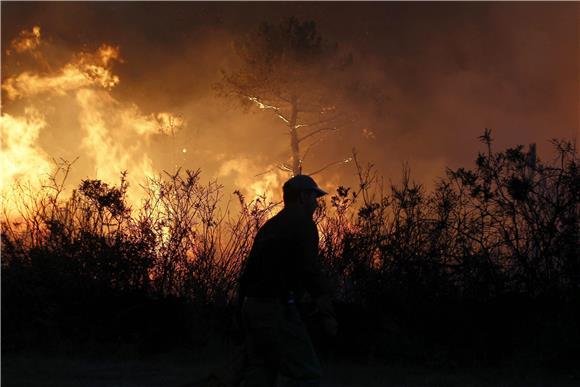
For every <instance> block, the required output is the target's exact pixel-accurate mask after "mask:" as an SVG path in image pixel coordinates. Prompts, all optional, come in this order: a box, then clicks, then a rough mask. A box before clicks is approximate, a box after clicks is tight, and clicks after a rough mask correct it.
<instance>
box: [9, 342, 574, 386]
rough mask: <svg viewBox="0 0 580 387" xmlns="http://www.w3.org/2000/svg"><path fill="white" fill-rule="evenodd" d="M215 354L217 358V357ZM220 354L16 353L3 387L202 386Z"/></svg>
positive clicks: (435, 376)
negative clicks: (199, 381) (204, 378)
mask: <svg viewBox="0 0 580 387" xmlns="http://www.w3.org/2000/svg"><path fill="white" fill-rule="evenodd" d="M212 352H213V353H212ZM217 359H218V354H217V352H215V351H209V352H205V353H195V352H191V351H181V352H177V351H174V352H169V353H165V354H157V355H135V356H133V355H131V354H130V353H118V354H111V355H107V354H102V353H101V354H92V355H87V354H83V355H74V354H69V355H66V354H58V355H48V354H39V353H12V354H6V355H4V356H3V357H2V380H1V385H2V386H3V387H11V386H55V387H73V386H74V387H93V386H94V387H96V386H107V387H137V386H144V387H153V386H159V387H161V386H163V387H168V386H175V387H185V386H197V384H195V381H196V380H200V379H201V378H203V377H204V376H206V375H207V374H208V373H209V371H210V370H212V369H215V368H216V367H218V364H219V361H218V360H217ZM578 385H580V373H569V372H568V373H565V374H550V373H547V372H545V371H538V370H533V369H517V368H483V367H482V368H449V367H447V368H441V367H422V366H404V365H396V364H378V363H377V364H373V363H370V364H353V363H352V362H341V361H333V362H332V363H327V364H325V377H324V381H323V384H322V387H331V386H332V387H378V386H385V387H386V386H461V387H463V386H526V387H528V386H529V387H532V386H578Z"/></svg>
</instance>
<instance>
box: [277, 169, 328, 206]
mask: <svg viewBox="0 0 580 387" xmlns="http://www.w3.org/2000/svg"><path fill="white" fill-rule="evenodd" d="M282 191H283V194H284V205H285V206H287V205H289V204H298V205H301V206H303V207H304V210H305V211H306V213H307V214H308V215H310V216H312V214H314V211H315V210H316V207H317V206H318V204H317V202H316V199H317V198H319V197H321V196H324V195H326V194H327V193H326V192H325V191H323V190H321V189H320V188H319V187H318V185H317V184H316V182H315V181H314V179H313V178H311V177H310V176H306V175H297V176H294V177H292V178H291V179H290V180H288V181H287V182H286V183H284V186H283V187H282Z"/></svg>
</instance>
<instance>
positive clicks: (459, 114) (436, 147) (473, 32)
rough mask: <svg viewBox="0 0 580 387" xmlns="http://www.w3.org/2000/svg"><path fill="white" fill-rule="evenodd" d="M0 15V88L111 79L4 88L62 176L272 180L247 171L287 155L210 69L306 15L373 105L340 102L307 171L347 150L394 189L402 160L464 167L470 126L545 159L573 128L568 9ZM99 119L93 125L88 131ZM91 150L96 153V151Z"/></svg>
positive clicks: (472, 138)
mask: <svg viewBox="0 0 580 387" xmlns="http://www.w3.org/2000/svg"><path fill="white" fill-rule="evenodd" d="M1 7H2V16H1V17H2V84H3V85H4V84H5V83H6V81H7V80H9V79H15V78H16V77H18V76H19V75H21V74H23V73H27V74H29V76H37V77H44V78H43V79H47V78H50V79H53V78H54V77H56V76H57V75H58V74H62V71H63V69H65V68H67V66H69V69H70V68H71V67H70V66H73V67H72V69H73V70H74V69H75V68H83V69H85V67H82V66H85V65H87V64H88V65H91V66H93V65H95V66H96V65H99V66H101V67H102V68H103V71H105V70H107V71H109V70H110V72H111V73H110V76H116V77H118V80H119V81H118V84H115V85H114V87H101V86H102V85H97V86H98V87H97V86H95V85H89V86H90V87H93V89H90V90H91V91H87V90H88V89H86V88H87V87H89V86H87V85H86V84H81V85H79V84H73V85H72V86H71V85H70V84H67V85H69V86H67V87H69V89H67V90H66V91H64V92H63V93H64V94H63V95H53V96H50V98H48V97H46V95H45V96H44V97H42V98H40V97H38V93H37V94H35V96H34V100H32V99H31V98H32V97H20V98H9V97H10V96H9V95H8V89H6V88H3V90H2V112H3V114H9V115H10V117H12V118H13V119H17V118H18V117H20V118H23V117H26V112H25V110H26V109H30V107H31V105H34V106H33V107H34V109H36V112H37V113H40V114H41V115H42V116H43V120H44V124H43V125H40V126H39V125H38V122H35V123H34V124H35V125H36V126H35V129H34V130H35V132H34V133H32V135H33V137H31V139H30V143H31V144H33V147H34V149H35V152H36V151H38V152H40V153H41V154H44V156H45V157H57V158H58V157H64V158H66V159H69V160H72V159H74V158H76V157H79V160H78V162H77V167H76V170H75V173H74V174H73V175H72V179H73V181H76V180H78V179H80V178H86V177H89V176H90V177H92V176H99V177H103V174H104V175H106V176H109V175H110V174H113V175H114V174H115V173H116V170H117V169H123V168H129V169H131V168H140V169H141V170H147V171H149V170H151V171H159V170H162V169H171V168H173V166H175V165H181V166H183V167H185V168H192V169H197V168H201V169H202V170H203V172H204V176H206V177H207V178H210V177H218V178H219V179H220V181H221V182H223V183H224V184H225V185H226V188H227V190H228V191H229V192H231V191H233V190H234V189H236V188H240V187H239V186H240V185H242V186H244V187H246V188H248V187H252V189H254V190H259V189H262V188H264V187H266V186H269V187H270V188H271V187H276V186H277V185H279V183H280V181H282V180H283V179H284V176H285V175H284V174H282V173H278V172H272V173H270V174H266V175H260V176H258V177H256V175H257V174H260V173H262V172H266V171H268V170H270V169H271V168H272V167H273V166H274V165H275V164H276V163H278V162H281V161H285V160H286V159H287V157H288V156H289V149H288V144H287V137H285V136H284V134H283V128H282V127H280V123H279V121H277V120H276V119H275V118H274V117H272V116H271V115H269V114H266V113H264V112H263V111H259V110H257V109H253V110H250V111H247V112H246V111H243V110H241V109H239V108H238V107H237V106H236V104H234V103H232V102H231V101H227V100H224V99H223V98H220V97H218V96H217V95H216V93H215V91H214V90H213V88H212V85H213V84H214V83H215V82H216V81H218V80H219V79H220V69H227V68H229V67H230V66H232V65H233V64H234V63H235V57H234V54H233V51H232V42H233V41H234V40H235V39H237V38H239V37H240V36H242V35H244V34H247V33H248V32H250V31H251V30H252V29H255V28H256V26H257V25H258V24H259V23H260V22H262V21H270V22H277V21H280V20H282V19H283V18H285V17H288V16H296V17H298V18H299V19H301V20H313V21H315V22H316V23H317V26H318V28H319V32H320V34H321V35H322V36H323V37H324V38H325V39H327V40H328V41H332V42H336V43H338V44H339V46H340V47H341V48H342V49H343V50H346V51H351V52H352V53H353V57H354V65H355V66H357V67H356V68H357V71H358V72H359V75H360V77H361V78H363V79H365V80H366V81H367V82H369V83H371V84H373V85H374V86H375V87H376V88H378V89H380V90H382V95H383V96H384V98H382V99H381V100H379V101H377V102H376V104H375V105H374V106H368V105H361V106H354V107H355V108H356V109H357V110H358V111H359V112H360V114H361V117H362V119H361V121H360V125H358V126H357V125H355V126H354V127H353V128H351V129H349V130H344V131H342V132H340V133H338V134H334V135H329V136H328V138H327V139H326V140H325V141H324V143H323V144H322V145H320V146H318V147H317V148H316V153H314V154H313V155H312V158H311V159H310V160H309V163H311V165H312V169H315V168H316V167H318V166H322V165H325V164H326V163H328V162H331V161H334V160H337V159H341V158H344V157H346V156H348V155H349V154H350V150H351V148H352V147H353V146H354V147H356V148H357V150H358V152H359V155H360V158H361V159H362V161H364V162H372V163H374V164H375V165H376V166H377V168H378V169H379V171H380V173H381V174H383V175H384V176H385V178H386V179H393V180H394V181H397V180H398V179H399V177H400V170H401V165H402V163H403V162H405V161H406V162H408V163H409V165H410V167H411V171H412V174H413V176H414V177H415V178H416V179H417V180H418V181H420V182H423V183H425V185H427V186H430V185H431V182H432V181H433V179H434V178H435V177H436V176H439V175H442V174H443V173H444V170H445V167H446V166H448V167H459V166H469V165H471V164H472V163H473V160H474V159H475V157H476V154H477V151H478V150H480V149H481V145H480V144H479V143H478V142H477V140H476V138H477V136H478V135H480V134H481V133H482V132H483V130H484V128H492V129H493V130H494V137H495V139H496V144H497V147H498V148H504V147H507V146H513V145H516V144H528V143H531V142H536V143H537V144H538V151H539V155H540V157H542V156H543V155H545V156H546V157H547V156H549V155H550V152H549V151H550V148H549V144H548V140H549V139H551V138H554V137H557V138H568V139H576V140H577V139H578V137H579V134H580V122H579V107H580V104H579V86H580V85H579V75H578V71H579V60H580V56H579V49H580V47H579V39H580V38H579V28H578V22H579V20H580V19H579V13H578V12H579V4H578V3H558V4H555V3H414V2H413V3H365V4H360V3H252V4H248V3H182V2H179V3H150V2H147V3H138V2H128V3H102V2H95V3H88V2H78V3H76V2H75V3H69V2H66V3H50V2H42V3H19V2H2V5H1ZM34 26H39V27H40V31H41V37H40V39H41V42H43V43H42V44H43V46H42V47H43V51H42V50H41V52H42V55H41V54H34V53H33V52H36V51H34V50H28V51H27V50H24V49H23V52H22V53H18V52H17V51H18V50H17V48H15V46H14V43H15V42H16V41H15V39H19V37H20V39H22V37H23V36H24V35H22V34H21V32H22V31H29V32H28V33H29V34H32V35H34V33H33V27H34ZM32 35H31V36H32ZM26 36H28V35H26ZM103 45H105V46H103ZM102 47H111V48H118V50H119V58H118V59H117V60H113V59H111V60H110V61H108V62H107V63H104V62H103V61H104V59H102V57H99V56H98V55H97V53H98V52H99V50H100V49H101V48H102ZM7 50H10V53H8V51H7ZM24 51H26V52H24ZM80 53H83V54H80ZM83 58H84V59H83ZM87 58H88V59H87ZM95 58H97V59H95ZM83 61H84V62H83ZM74 66H77V67H74ZM79 66H81V67H79ZM83 71H84V70H83ZM101 75H103V74H101ZM51 77H52V78H51ZM109 81H110V80H109ZM82 82H84V81H82ZM82 82H81V83H82ZM95 88H98V90H97V89H95ZM91 109H97V110H98V112H100V113H93V110H91ZM99 109H100V110H99ZM29 112H30V110H29ZM29 114H32V113H29ZM35 114H36V113H35ZM95 114H96V115H95ZM160 114H162V115H161V116H160ZM163 114H166V115H167V116H163ZM169 114H171V115H172V116H175V117H179V119H182V120H183V125H182V126H181V127H180V129H179V130H178V131H175V133H174V134H171V133H169V132H170V130H167V126H165V129H166V130H161V131H160V132H157V131H155V130H153V129H152V127H150V125H152V123H153V122H157V123H159V122H160V120H161V121H163V119H162V118H160V117H169ZM31 117H32V116H31ZM99 125H101V131H100V132H99V131H98V130H97V131H95V130H93V129H94V128H96V127H98V126H99ZM148 125H149V126H148ZM161 126H163V125H161ZM89 127H91V128H93V129H91V130H92V131H91V130H89V129H88V128H89ZM3 130H5V129H3ZM95 136H96V137H95ZM99 136H101V137H99ZM4 137H5V138H6V137H7V136H6V134H4ZM93 142H100V143H102V144H107V149H108V153H106V152H105V153H103V149H101V148H99V149H100V150H99V149H97V148H98V147H96V146H93V145H91V144H93ZM27 146H28V145H27ZM31 146H32V145H31ZM4 151H5V149H4V148H3V152H4ZM31 160H32V161H33V162H35V163H36V162H38V160H36V159H31ZM107 168H109V169H110V171H107V170H104V169H107ZM22 173H32V172H31V171H30V170H26V171H25V172H22ZM129 173H130V174H131V173H132V171H131V170H130V171H129ZM354 173H355V171H354V169H353V168H352V166H348V165H347V166H342V167H334V168H331V169H328V170H326V171H324V172H323V173H322V174H320V175H319V180H320V181H321V182H322V184H323V186H324V187H325V188H326V189H329V190H333V189H334V188H335V187H336V185H338V184H343V185H352V184H353V183H354V181H355V180H354V179H355V178H354ZM134 174H135V175H138V173H137V172H135V173H134ZM75 179H76V180H75ZM242 188H243V187H242Z"/></svg>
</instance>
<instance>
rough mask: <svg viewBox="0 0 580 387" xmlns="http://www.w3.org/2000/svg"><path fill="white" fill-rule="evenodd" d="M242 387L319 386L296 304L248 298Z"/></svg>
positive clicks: (317, 367)
mask: <svg viewBox="0 0 580 387" xmlns="http://www.w3.org/2000/svg"><path fill="white" fill-rule="evenodd" d="M242 322H243V325H244V330H245V333H246V343H245V351H246V369H245V373H244V378H245V384H244V387H274V386H284V387H318V386H319V385H320V378H321V366H320V362H319V360H318V357H317V356H316V353H315V351H314V347H313V345H312V341H311V340H310V336H309V334H308V331H307V329H306V326H305V325H304V323H303V322H302V319H301V317H300V313H299V312H298V309H297V307H296V305H295V304H293V303H291V304H283V303H281V302H279V301H276V300H268V301H264V300H262V299H256V298H251V297H247V298H246V299H245V300H244V304H243V306H242Z"/></svg>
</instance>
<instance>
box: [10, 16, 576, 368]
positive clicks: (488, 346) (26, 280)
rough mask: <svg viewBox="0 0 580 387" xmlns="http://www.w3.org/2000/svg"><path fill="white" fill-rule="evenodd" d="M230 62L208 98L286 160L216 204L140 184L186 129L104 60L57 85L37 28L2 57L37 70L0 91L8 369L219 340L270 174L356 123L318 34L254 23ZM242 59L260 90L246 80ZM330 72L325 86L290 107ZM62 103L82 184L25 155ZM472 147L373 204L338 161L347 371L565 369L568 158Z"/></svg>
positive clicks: (361, 182) (161, 185)
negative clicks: (41, 352) (145, 106)
mask: <svg viewBox="0 0 580 387" xmlns="http://www.w3.org/2000/svg"><path fill="white" fill-rule="evenodd" d="M288 35H289V36H291V37H292V39H290V40H285V39H282V38H281V36H282V37H287V36H288ZM282 41H284V42H288V46H284V45H283V44H281V43H280V42H282ZM237 48H238V50H239V52H240V55H241V56H242V59H243V60H244V61H245V62H244V61H243V65H242V67H241V68H240V69H237V70H234V71H232V72H230V73H227V72H225V73H224V74H223V79H222V83H221V84H220V85H219V87H218V88H219V90H220V91H221V92H222V93H223V94H225V95H228V96H232V95H233V96H235V97H236V98H241V100H242V101H245V103H249V104H250V105H253V106H255V107H258V108H259V109H261V110H266V111H270V112H272V113H274V115H275V118H276V119H278V120H279V123H281V124H282V126H283V127H284V129H285V130H286V131H287V134H288V135H289V138H290V152H289V153H290V154H289V158H288V160H289V162H288V163H284V162H282V163H281V164H279V165H277V166H275V168H273V170H270V171H268V172H266V173H265V174H264V175H262V176H260V177H259V178H253V179H250V178H247V177H246V179H247V180H244V182H248V184H246V186H245V187H240V189H243V190H244V191H236V192H235V195H233V196H231V195H227V194H226V193H224V188H223V186H222V185H220V184H219V182H218V181H215V180H209V182H204V181H203V180H202V173H201V172H200V171H199V170H187V169H186V170H184V169H180V168H177V169H176V170H175V171H174V172H164V173H163V174H159V173H158V172H157V171H156V170H155V169H154V167H153V161H152V156H151V155H150V154H148V153H147V151H146V150H147V149H148V148H147V144H148V142H150V141H151V139H152V138H153V137H154V136H156V135H161V136H172V135H174V134H175V133H176V132H178V131H179V130H180V129H181V128H182V127H183V126H184V125H186V124H187V123H186V122H185V121H184V120H183V119H182V118H180V117H179V116H177V115H175V114H172V113H168V112H156V113H149V114H147V113H144V112H142V111H141V110H140V109H139V107H137V106H136V105H135V104H127V103H123V102H121V101H119V100H118V99H117V98H115V96H114V94H113V93H112V90H113V89H114V88H115V87H116V86H117V85H118V84H119V82H121V81H122V80H121V79H120V78H119V77H118V76H117V75H115V73H114V71H113V66H114V64H115V63H116V62H119V61H121V60H122V56H121V51H120V49H119V48H118V47H113V46H109V45H101V46H99V47H97V48H96V50H94V51H90V50H87V51H86V52H81V53H77V54H75V55H72V57H71V58H69V60H68V61H66V63H65V64H64V65H62V66H59V67H56V68H53V66H52V65H51V64H50V61H49V58H48V57H47V54H46V53H47V52H48V51H46V50H48V48H47V45H45V43H44V42H43V40H42V39H41V29H40V27H34V28H32V30H31V31H25V32H23V33H22V34H21V35H20V36H19V37H17V38H16V39H15V40H14V41H13V42H12V45H11V47H10V53H9V55H25V54H27V53H30V55H32V56H33V58H34V60H35V61H40V62H42V63H43V65H44V66H46V69H45V71H42V72H38V73H32V72H27V71H24V72H20V73H17V74H14V75H10V76H8V77H7V78H5V79H3V82H2V90H3V93H4V94H3V95H5V96H6V98H7V99H8V100H9V101H11V102H12V103H14V104H15V105H14V106H16V107H17V108H15V109H14V110H15V111H20V112H19V113H18V112H17V113H14V114H8V113H6V112H3V113H2V118H1V130H2V155H1V161H2V168H1V170H2V172H1V173H2V176H1V180H2V187H1V189H2V196H3V200H2V209H3V217H2V233H1V237H2V294H3V300H2V315H3V316H9V318H3V322H2V323H3V330H4V331H3V333H4V338H3V349H4V350H16V349H22V348H25V349H30V348H35V347H42V346H45V347H54V346H59V345H60V346H64V347H66V346H67V345H88V346H90V345H93V344H95V343H96V342H100V343H108V344H110V345H113V346H114V345H118V344H119V343H128V344H130V345H134V346H136V347H137V348H139V349H144V350H152V349H153V350H158V349H159V348H160V347H164V346H167V345H175V346H179V345H190V346H194V347H195V346H199V345H203V344H205V343H207V341H208V337H209V335H208V334H210V333H211V334H216V333H217V334H221V335H223V334H224V333H227V332H229V331H228V329H230V328H231V326H230V325H229V317H230V315H231V313H232V303H233V300H234V298H235V297H234V294H235V290H236V281H237V279H238V273H239V270H240V265H241V263H242V261H243V259H244V258H245V257H246V255H247V253H248V251H249V249H250V247H251V241H252V240H253V237H254V235H255V233H256V231H257V229H258V228H259V227H260V225H262V224H263V222H264V221H265V220H266V219H268V217H269V216H271V215H272V213H273V212H275V211H277V210H278V208H279V204H278V203H276V202H275V200H273V194H272V192H274V190H275V189H278V188H279V186H280V184H281V182H282V181H283V179H284V177H285V174H284V173H280V171H279V170H277V169H276V167H279V169H282V170H284V171H291V172H292V173H295V174H296V173H300V172H302V170H303V169H302V168H303V162H304V160H305V157H306V156H307V154H308V149H309V147H311V146H315V145H316V144H317V141H316V137H317V136H318V135H319V134H322V133H326V132H334V131H337V130H339V129H340V127H341V125H349V123H351V122H352V121H353V120H354V119H355V118H356V116H353V115H351V114H350V112H349V111H348V108H346V107H345V106H347V105H348V103H347V102H348V99H347V97H346V96H347V95H349V96H352V95H356V93H354V94H352V93H350V92H349V90H350V91H352V90H353V89H352V87H350V86H352V85H350V86H349V85H340V88H339V87H338V83H337V82H338V80H337V79H336V77H338V78H340V77H339V75H340V71H349V70H348V68H349V64H350V62H349V59H348V56H346V57H344V56H342V55H339V54H338V53H337V51H336V50H335V48H334V47H332V46H325V45H324V44H323V42H322V41H321V40H320V38H319V37H318V36H317V35H316V32H315V29H314V25H313V24H309V23H299V22H298V21H296V20H294V19H290V20H289V21H287V22H286V23H285V24H282V25H281V26H278V27H276V26H272V25H268V24H266V25H264V26H263V28H262V29H260V30H259V32H258V34H257V36H254V37H253V38H252V39H250V40H247V41H246V42H245V43H244V44H241V45H240V46H239V47H237ZM258 52H259V53H258ZM264 53H266V54H267V55H265V56H264ZM255 56H257V57H259V58H260V59H261V60H262V61H261V62H259V63H258V65H257V68H256V69H257V70H256V71H258V74H256V73H253V72H251V71H250V70H249V69H248V68H247V66H249V64H252V65H256V63H257V62H256V61H257V59H256V58H255ZM314 62H316V63H314ZM244 66H246V67H244ZM329 66H334V67H335V68H336V70H337V72H333V77H335V78H333V77H330V76H329V77H328V78H327V79H326V80H325V82H317V83H316V85H317V86H320V89H316V90H315V92H312V93H310V94H308V95H303V94H301V93H303V91H304V89H305V88H306V85H308V84H310V83H311V79H312V78H316V79H320V78H321V77H322V78H323V74H324V72H325V70H326V69H328V68H329ZM250 67H251V66H250ZM296 69H298V70H296ZM264 74H267V77H263V76H264ZM333 87H334V88H335V90H342V91H341V92H340V93H339V92H337V93H335V94H332V93H330V92H329V90H330V89H332V88H333ZM367 95H370V94H367ZM373 98H374V97H373ZM58 99H64V101H65V103H66V104H70V109H71V111H72V113H71V114H72V115H74V117H75V120H76V122H77V123H78V127H79V133H78V137H77V140H78V144H76V145H78V146H79V147H80V148H79V149H82V150H83V152H85V154H86V155H87V157H88V158H90V160H91V163H90V167H87V166H86V164H85V165H84V167H86V168H87V169H85V170H84V171H95V173H94V174H93V173H87V174H88V175H90V176H91V177H90V178H84V179H82V180H81V183H80V184H76V183H75V182H72V184H71V183H70V181H69V180H70V175H71V171H73V170H74V169H75V168H76V167H77V165H76V163H75V162H68V161H65V160H62V159H61V160H60V161H55V160H51V158H50V156H49V155H48V154H46V153H45V152H44V151H43V150H42V147H41V146H40V145H39V141H38V140H39V133H40V132H41V131H42V130H43V128H45V127H46V125H47V118H46V116H47V115H48V114H49V110H50V107H51V106H52V104H53V103H57V102H55V101H57V100H58ZM58 103H59V104H62V103H63V102H62V100H60V102H58ZM364 135H365V137H368V138H372V139H374V136H375V135H374V133H373V131H372V130H371V129H368V128H366V129H364ZM480 139H481V140H482V142H483V144H484V146H485V149H484V151H483V152H482V153H480V154H479V155H478V157H477V159H476V164H475V166H474V167H472V168H458V169H448V170H447V171H446V175H445V176H444V177H442V178H441V179H439V180H438V181H437V182H436V184H435V188H434V189H433V190H430V191H428V190H426V189H425V188H424V187H423V185H421V184H418V183H416V182H414V181H413V180H412V178H411V175H410V172H409V170H408V169H405V170H404V171H403V176H402V181H401V182H400V183H399V184H391V185H388V186H386V185H385V184H384V181H383V179H382V177H381V176H379V175H378V173H377V172H376V170H375V169H374V167H373V166H372V165H368V166H364V165H362V164H361V162H360V161H359V158H358V157H357V155H356V153H353V155H352V157H349V158H344V159H343V160H342V161H340V162H339V163H346V162H347V161H348V162H351V161H352V164H354V165H355V167H356V173H357V177H358V185H357V186H355V187H342V186H340V187H339V188H338V189H337V190H336V192H335V193H334V194H333V195H332V196H331V198H330V201H328V202H321V207H320V209H319V210H318V212H317V214H316V221H317V224H318V227H319V231H320V234H321V240H320V251H321V256H322V259H323V262H324V263H325V267H326V270H327V272H328V274H329V276H330V278H331V279H332V281H333V283H334V285H335V289H336V294H335V296H336V299H337V302H338V312H339V317H340V321H341V324H342V325H341V333H340V334H339V340H341V342H342V343H343V346H342V347H341V348H342V350H339V352H341V351H342V352H341V353H342V354H343V355H345V356H352V354H355V355H356V356H358V357H359V358H361V357H362V358H365V359H370V358H374V357H383V358H388V359H397V358H398V359H406V360H412V361H419V362H428V361H429V359H430V358H432V356H431V355H432V354H433V353H436V354H438V356H439V358H440V360H441V361H442V362H449V363H450V364H458V363H469V364H481V363H485V364H495V363H497V362H503V361H506V362H509V361H512V360H513V359H519V357H518V356H519V355H520V354H521V353H525V354H529V355H530V356H531V357H527V359H528V360H526V361H531V362H535V364H541V365H567V364H570V361H571V359H573V353H574V346H575V345H577V344H578V343H579V342H580V331H579V330H578V325H577V324H575V321H578V318H579V312H580V311H579V309H578V301H579V300H578V290H579V289H578V284H580V261H579V257H580V245H579V240H580V217H579V215H580V196H579V193H580V175H579V172H578V161H579V159H578V153H577V150H576V148H575V144H574V143H573V142H570V141H565V140H562V141H556V140H554V141H553V146H554V149H555V155H556V158H555V159H554V160H553V161H551V162H550V161H548V162H545V161H543V160H540V159H539V158H538V156H537V155H536V152H535V147H533V146H531V147H530V148H529V149H527V150H524V148H523V147H522V146H516V147H514V148H510V149H507V150H505V151H495V150H494V149H493V147H492V145H493V141H492V138H491V131H489V130H486V131H485V133H484V134H483V136H481V138H480ZM63 141H64V140H63ZM308 141H311V142H308ZM303 145H304V147H303ZM179 150H180V152H182V153H185V152H187V149H186V148H184V147H182V146H180V147H179ZM248 165H250V161H243V160H242V161H240V160H236V161H233V162H232V161H231V160H230V161H228V160H224V162H223V164H222V165H221V168H220V170H219V173H220V174H224V175H227V174H228V173H230V172H231V171H236V172H240V171H242V172H245V173H246V174H247V171H248V169H250V168H249V167H248ZM84 167H83V168H84ZM122 171H125V172H122ZM312 172H316V170H315V169H313V171H312ZM71 186H72V187H75V188H73V189H71V188H70V187H71ZM260 193H262V195H259V194H260ZM522 327H523V328H522ZM562 332H564V333H565V334H562ZM442 336H443V337H444V339H443V340H441V337H442ZM184 338H185V339H184ZM442 341H443V342H442ZM524 357H525V356H524ZM529 359H532V360H529Z"/></svg>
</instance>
